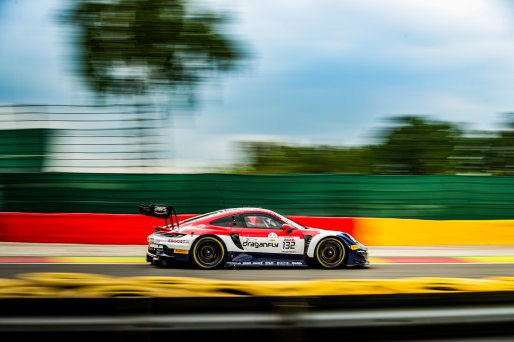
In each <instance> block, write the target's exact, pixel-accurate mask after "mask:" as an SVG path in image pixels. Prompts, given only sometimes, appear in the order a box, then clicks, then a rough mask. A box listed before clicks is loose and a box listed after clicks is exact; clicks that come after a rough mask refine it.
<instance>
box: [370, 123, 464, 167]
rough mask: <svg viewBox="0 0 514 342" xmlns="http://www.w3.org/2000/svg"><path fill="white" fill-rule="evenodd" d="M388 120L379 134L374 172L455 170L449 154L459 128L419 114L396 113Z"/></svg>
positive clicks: (459, 136) (453, 153) (457, 138)
mask: <svg viewBox="0 0 514 342" xmlns="http://www.w3.org/2000/svg"><path fill="white" fill-rule="evenodd" d="M391 121H392V122H393V123H394V126H393V127H392V128H389V129H386V130H385V131H383V132H382V134H381V138H382V143H381V144H380V146H379V147H378V149H377V151H376V152H377V153H376V155H375V161H374V163H375V167H376V169H375V171H374V173H380V174H410V175H428V174H446V173H450V174H451V173H455V165H454V164H453V160H454V158H453V156H454V155H455V146H456V145H457V143H458V142H459V141H460V139H461V137H462V131H461V130H460V129H459V128H458V127H457V126H456V125H453V124H450V123H447V122H441V121H433V120H428V119H425V118H423V117H419V116H398V117H394V118H392V119H391Z"/></svg>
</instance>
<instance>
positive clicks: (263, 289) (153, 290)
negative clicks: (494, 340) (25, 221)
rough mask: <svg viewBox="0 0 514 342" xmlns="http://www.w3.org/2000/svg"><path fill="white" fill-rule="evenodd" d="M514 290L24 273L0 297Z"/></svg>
mask: <svg viewBox="0 0 514 342" xmlns="http://www.w3.org/2000/svg"><path fill="white" fill-rule="evenodd" d="M497 291H514V277H489V278H479V279H474V278H432V277H414V278H398V279H322V280H311V281H233V280H216V279H206V278H187V277H184V278H181V277H164V276H140V277H111V276H104V275H99V274H89V273H87V274H86V273H25V274H19V275H18V276H17V277H16V279H0V298H24V297H59V298H66V297H68V298H106V297H122V296H131V297H133V296H139V297H227V296H228V297H234V296H236V297H237V296H336V295H337V296H344V295H373V294H400V293H404V294H406V293H409V294H415V293H453V292H497Z"/></svg>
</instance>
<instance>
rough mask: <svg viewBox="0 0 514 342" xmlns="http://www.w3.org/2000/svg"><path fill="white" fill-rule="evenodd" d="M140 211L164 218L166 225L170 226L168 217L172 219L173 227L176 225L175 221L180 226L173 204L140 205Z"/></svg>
mask: <svg viewBox="0 0 514 342" xmlns="http://www.w3.org/2000/svg"><path fill="white" fill-rule="evenodd" d="M139 213H140V214H143V215H146V216H152V217H157V218H163V219H164V223H165V224H166V227H167V226H168V219H170V224H171V227H175V223H176V224H177V227H179V223H178V217H177V211H176V210H175V208H174V207H172V206H171V205H165V204H149V205H143V204H142V205H140V206H139Z"/></svg>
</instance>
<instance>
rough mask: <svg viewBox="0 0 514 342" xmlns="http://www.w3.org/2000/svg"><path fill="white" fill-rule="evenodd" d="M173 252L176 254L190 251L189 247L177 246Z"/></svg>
mask: <svg viewBox="0 0 514 342" xmlns="http://www.w3.org/2000/svg"><path fill="white" fill-rule="evenodd" d="M173 253H175V254H188V253H189V251H188V250H187V249H178V248H175V249H174V250H173Z"/></svg>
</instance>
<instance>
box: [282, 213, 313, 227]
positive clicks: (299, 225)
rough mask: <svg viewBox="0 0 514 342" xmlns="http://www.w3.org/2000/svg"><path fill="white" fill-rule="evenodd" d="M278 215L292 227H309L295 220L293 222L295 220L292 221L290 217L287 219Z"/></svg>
mask: <svg viewBox="0 0 514 342" xmlns="http://www.w3.org/2000/svg"><path fill="white" fill-rule="evenodd" d="M278 216H280V218H281V219H282V220H284V221H285V222H287V223H288V224H289V225H291V226H293V227H295V228H297V229H309V228H307V227H305V226H304V225H301V224H299V223H297V222H295V221H293V220H291V219H288V218H287V217H285V216H282V215H278Z"/></svg>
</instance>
